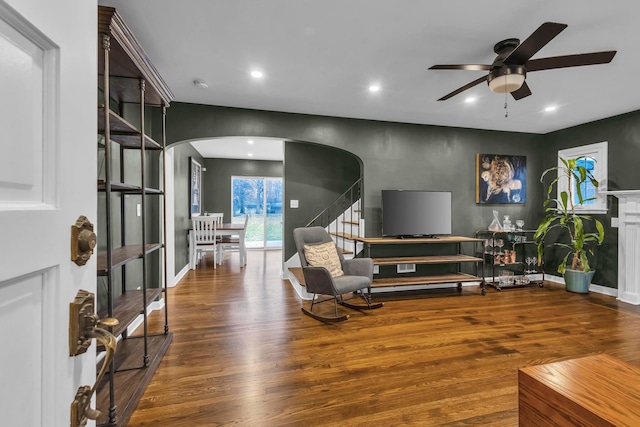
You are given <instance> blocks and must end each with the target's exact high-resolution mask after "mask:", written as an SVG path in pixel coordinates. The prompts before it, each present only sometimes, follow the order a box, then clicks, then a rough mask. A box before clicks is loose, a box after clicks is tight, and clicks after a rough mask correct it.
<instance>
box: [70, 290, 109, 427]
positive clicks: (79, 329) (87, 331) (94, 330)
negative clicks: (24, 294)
mask: <svg viewBox="0 0 640 427" xmlns="http://www.w3.org/2000/svg"><path fill="white" fill-rule="evenodd" d="M117 324H118V320H117V319H113V318H106V319H100V318H98V315H97V314H95V313H94V295H93V294H92V293H90V292H87V291H84V290H80V291H78V294H77V295H76V298H75V300H74V301H73V302H72V303H71V304H70V316H69V354H70V355H71V356H77V355H79V354H82V353H84V352H86V351H87V349H88V348H89V347H90V346H91V339H93V338H95V339H96V341H98V342H99V343H100V344H102V345H104V347H105V349H106V354H105V357H104V360H103V362H102V367H101V368H100V372H98V375H97V376H96V382H95V384H94V385H93V387H90V386H88V385H85V386H81V387H80V388H78V391H77V392H76V396H75V399H74V401H73V403H72V404H71V427H80V426H84V425H86V423H87V420H89V419H91V420H95V419H97V418H98V417H99V416H100V411H98V410H97V409H92V408H91V407H90V403H91V397H92V396H93V393H95V391H96V389H97V388H98V385H99V384H100V382H101V381H102V379H103V378H104V374H105V373H106V372H107V369H108V368H109V365H111V361H112V360H113V357H114V356H115V354H116V348H117V341H116V337H114V336H113V334H112V333H111V332H109V331H107V330H106V329H102V328H99V327H98V325H105V326H109V327H112V326H116V325H117Z"/></svg>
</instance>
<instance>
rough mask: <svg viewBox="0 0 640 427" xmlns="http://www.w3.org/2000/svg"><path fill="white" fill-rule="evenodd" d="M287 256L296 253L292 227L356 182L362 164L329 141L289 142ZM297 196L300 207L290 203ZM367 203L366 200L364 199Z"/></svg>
mask: <svg viewBox="0 0 640 427" xmlns="http://www.w3.org/2000/svg"><path fill="white" fill-rule="evenodd" d="M284 157H285V163H284V186H285V187H284V195H285V207H284V213H285V215H284V230H291V232H285V233H284V234H285V235H284V239H283V240H284V247H285V250H284V251H283V255H284V259H285V260H287V259H289V258H290V257H291V256H292V255H294V254H295V253H296V249H295V243H294V241H293V229H294V228H296V227H300V226H301V225H306V224H308V223H309V222H310V221H311V220H312V219H314V218H315V216H316V215H318V214H319V213H320V212H322V211H323V210H324V209H325V208H326V207H327V206H329V205H330V204H331V203H333V202H334V201H335V200H336V199H337V198H338V197H339V196H340V195H341V194H343V193H344V192H345V191H347V190H348V189H349V187H351V186H352V185H353V183H354V182H356V181H357V180H358V179H359V178H360V177H361V173H362V164H361V162H360V160H359V159H358V158H357V157H355V156H354V155H353V154H351V153H349V152H347V151H345V150H341V149H337V148H333V147H327V146H326V145H318V144H310V143H301V142H286V143H285V150H284ZM290 200H298V206H299V207H298V208H295V209H292V208H291V207H290V203H289V201H290ZM364 206H366V202H365V203H364Z"/></svg>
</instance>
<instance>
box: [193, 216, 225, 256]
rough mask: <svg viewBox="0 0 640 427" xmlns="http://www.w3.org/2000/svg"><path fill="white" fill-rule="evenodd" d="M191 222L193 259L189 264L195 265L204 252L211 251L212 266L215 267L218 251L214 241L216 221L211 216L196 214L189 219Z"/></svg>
mask: <svg viewBox="0 0 640 427" xmlns="http://www.w3.org/2000/svg"><path fill="white" fill-rule="evenodd" d="M191 222H192V233H193V237H192V240H191V241H192V243H193V245H194V250H193V259H192V260H191V264H192V265H193V266H194V267H195V266H197V264H198V263H200V260H201V259H202V256H203V255H204V254H205V253H206V252H213V268H216V264H217V262H216V259H217V257H218V255H219V253H218V247H217V245H218V243H217V241H216V227H217V221H216V218H215V217H213V216H198V217H194V218H192V219H191Z"/></svg>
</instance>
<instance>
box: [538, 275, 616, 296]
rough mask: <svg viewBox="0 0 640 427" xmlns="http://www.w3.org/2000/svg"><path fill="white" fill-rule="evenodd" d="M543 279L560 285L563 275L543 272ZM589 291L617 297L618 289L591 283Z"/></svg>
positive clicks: (562, 281) (562, 283) (562, 282)
mask: <svg viewBox="0 0 640 427" xmlns="http://www.w3.org/2000/svg"><path fill="white" fill-rule="evenodd" d="M544 280H548V281H549V282H553V283H558V284H560V285H564V284H565V283H564V277H560V276H555V275H553V274H545V275H544ZM589 292H595V293H596V294H602V295H608V296H611V297H616V298H617V297H618V289H617V288H610V287H608V286H602V285H598V284H595V283H591V284H590V285H589Z"/></svg>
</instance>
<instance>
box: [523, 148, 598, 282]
mask: <svg viewBox="0 0 640 427" xmlns="http://www.w3.org/2000/svg"><path fill="white" fill-rule="evenodd" d="M581 159H585V158H584V157H578V158H575V159H569V160H566V159H563V158H560V160H561V161H562V165H561V166H556V167H553V168H549V169H547V170H545V171H544V172H543V173H542V175H541V176H540V182H544V177H545V175H547V174H548V173H549V172H552V171H557V172H558V177H557V178H555V179H554V180H553V181H552V182H551V184H549V187H548V189H547V197H546V199H545V201H544V206H545V217H544V219H543V220H542V222H541V223H540V225H539V226H538V228H537V229H536V232H535V234H534V240H535V242H536V244H537V248H538V264H540V263H541V262H542V256H543V250H544V246H545V238H546V237H547V235H548V234H549V232H551V231H552V230H558V231H559V235H558V239H559V241H555V242H553V243H552V244H551V246H558V247H560V248H562V250H563V252H566V253H565V255H564V258H563V259H562V260H561V261H560V264H559V265H558V273H560V274H563V275H564V279H565V283H566V285H567V290H568V291H571V292H580V293H587V292H589V283H591V279H592V278H593V274H594V273H595V270H593V268H592V266H591V265H590V259H589V258H590V257H592V256H593V255H594V249H595V246H598V245H600V244H601V243H602V241H603V240H604V227H603V226H602V223H601V222H600V221H599V220H597V219H595V218H593V217H591V216H589V215H582V214H578V213H576V209H575V205H574V197H576V198H577V201H578V203H579V204H583V203H585V202H588V201H589V200H593V198H585V197H584V194H583V191H582V189H583V187H584V184H585V183H586V182H590V183H591V184H592V185H593V186H594V187H595V188H598V181H597V180H596V179H595V177H594V176H593V174H592V172H591V171H590V170H588V169H587V168H585V167H584V165H583V163H584V162H581V161H580V160H581ZM564 179H566V180H567V184H568V185H567V188H568V191H559V194H557V195H556V198H552V195H551V193H552V191H553V189H554V187H556V189H557V184H558V182H559V181H560V180H564ZM594 229H595V230H594ZM554 235H555V233H554ZM567 240H568V243H566V241H567ZM569 263H570V264H569ZM568 264H569V265H568Z"/></svg>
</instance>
